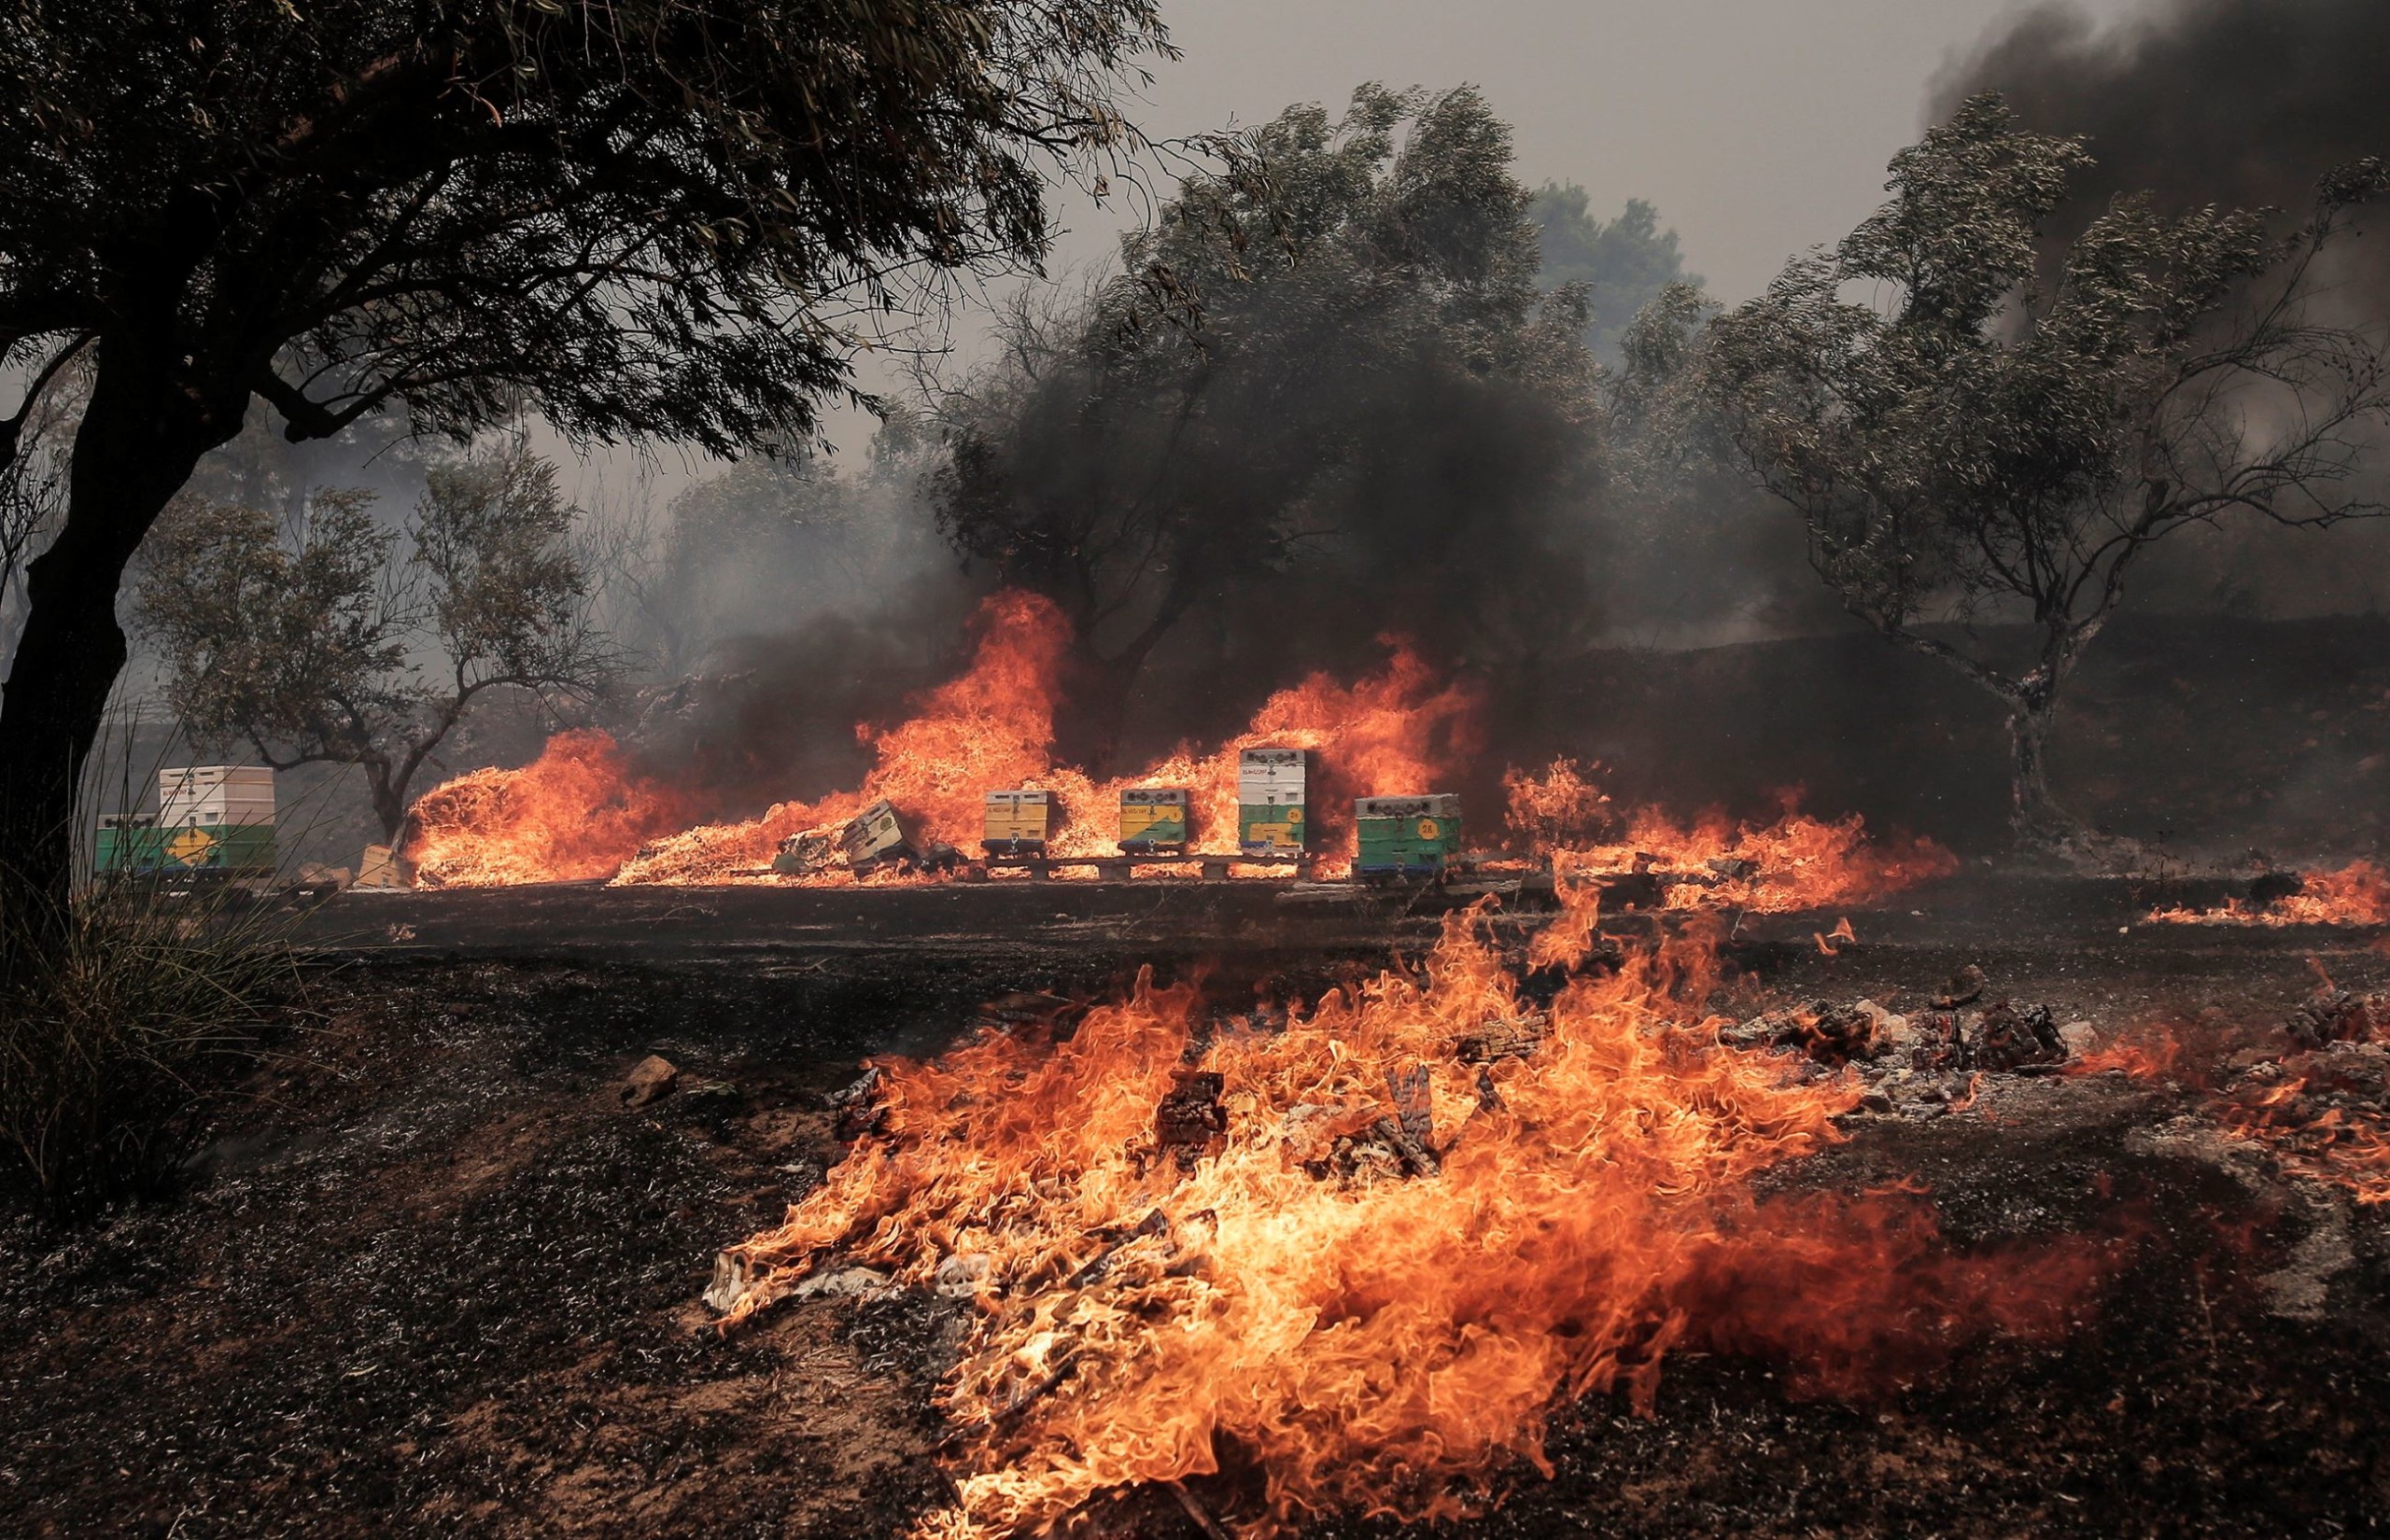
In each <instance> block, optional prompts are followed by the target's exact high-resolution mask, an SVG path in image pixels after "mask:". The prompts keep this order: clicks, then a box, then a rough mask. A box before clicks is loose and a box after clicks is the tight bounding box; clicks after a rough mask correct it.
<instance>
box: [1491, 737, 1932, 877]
mask: <svg viewBox="0 0 2390 1540" xmlns="http://www.w3.org/2000/svg"><path fill="white" fill-rule="evenodd" d="M1503 785H1504V787H1505V789H1506V790H1507V791H1508V792H1509V794H1510V806H1511V812H1510V818H1511V827H1512V828H1513V829H1514V830H1517V831H1520V832H1521V833H1522V834H1523V835H1524V836H1525V838H1527V839H1528V840H1529V841H1530V843H1531V844H1532V845H1533V846H1534V847H1535V848H1537V849H1538V850H1539V851H1544V852H1550V853H1554V854H1555V856H1556V857H1557V858H1558V863H1559V864H1560V865H1561V866H1563V867H1564V868H1566V869H1567V870H1568V871H1570V872H1573V873H1576V874H1578V875H1581V876H1592V875H1615V874H1620V873H1626V872H1640V873H1649V874H1651V875H1654V876H1657V877H1659V878H1661V879H1662V880H1663V881H1664V882H1665V883H1666V885H1667V886H1666V899H1665V903H1666V906H1667V907H1669V908H1671V909H1695V908H1717V907H1727V908H1736V909H1750V910H1756V911H1759V912H1761V913H1765V914H1784V913H1791V912H1793V911H1797V910H1805V909H1822V908H1828V907H1831V906H1833V905H1835V904H1848V903H1864V902H1866V901H1868V900H1871V899H1876V898H1880V897H1882V896H1883V895H1884V894H1886V893H1891V892H1897V891H1899V890H1900V889H1905V888H1912V887H1915V886H1917V885H1918V884H1919V883H1922V882H1929V881H1932V880H1933V879H1934V878H1937V877H1944V876H1947V875H1950V874H1951V873H1953V872H1955V871H1957V870H1958V869H1959V861H1958V858H1957V857H1956V856H1954V855H1952V854H1951V853H1950V852H1949V851H1947V850H1946V849H1944V848H1943V847H1941V846H1939V845H1936V844H1935V843H1934V842H1933V841H1932V840H1930V839H1924V838H1908V839H1892V840H1888V841H1883V842H1874V841H1871V840H1869V838H1868V837H1867V829H1866V824H1865V822H1864V820H1863V819H1860V818H1859V817H1858V816H1857V815H1855V814H1854V815H1852V816H1851V817H1849V818H1845V819H1831V820H1829V819H1817V818H1812V817H1810V816H1809V815H1807V814H1806V813H1802V812H1800V811H1798V810H1796V809H1795V808H1793V806H1791V805H1787V806H1786V807H1785V809H1784V812H1783V814H1782V816H1781V817H1779V818H1778V819H1776V820H1775V821H1774V822H1771V823H1764V824H1760V823H1749V822H1737V821H1736V820H1734V819H1729V818H1727V817H1726V816H1725V815H1724V814H1723V813H1716V812H1713V813H1709V814H1706V815H1704V816H1703V817H1702V818H1700V819H1696V820H1695V821H1694V822H1693V823H1690V824H1685V823H1680V822H1678V821H1677V820H1676V819H1672V818H1671V817H1669V816H1668V815H1667V814H1666V813H1665V812H1662V811H1660V810H1659V809H1656V808H1644V809H1641V810H1639V811H1638V812H1636V813H1635V814H1633V815H1632V816H1631V817H1630V818H1629V819H1627V820H1626V832H1625V837H1624V840H1610V841H1605V840H1604V839H1603V838H1602V835H1603V834H1604V833H1607V832H1608V830H1609V828H1610V825H1611V824H1612V823H1614V822H1615V821H1616V819H1615V817H1614V815H1613V814H1612V813H1611V811H1610V799H1609V798H1608V797H1605V796H1603V795H1602V794H1601V792H1600V790H1599V788H1598V787H1597V786H1596V784H1595V783H1594V781H1593V778H1592V772H1591V770H1590V768H1589V767H1587V766H1584V765H1581V764H1579V763H1576V762H1575V761H1572V760H1566V759H1564V760H1558V761H1555V762H1554V763H1553V765H1552V766H1551V768H1550V769H1548V770H1547V771H1545V772H1544V773H1543V774H1542V775H1541V776H1526V775H1522V774H1520V773H1519V772H1517V771H1515V770H1514V771H1512V772H1511V774H1510V776H1509V777H1506V778H1505V779H1504V782H1503Z"/></svg>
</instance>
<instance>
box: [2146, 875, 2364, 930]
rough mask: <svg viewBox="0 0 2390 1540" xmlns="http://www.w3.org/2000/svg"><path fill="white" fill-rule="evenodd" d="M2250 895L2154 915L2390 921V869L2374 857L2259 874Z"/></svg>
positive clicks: (2231, 920)
mask: <svg viewBox="0 0 2390 1540" xmlns="http://www.w3.org/2000/svg"><path fill="white" fill-rule="evenodd" d="M2253 886H2254V887H2256V889H2258V891H2257V892H2256V893H2253V895H2252V896H2251V897H2249V898H2247V899H2245V900H2244V899H2227V900H2225V902H2224V903H2223V904H2222V905H2220V906H2218V907H2216V908H2213V909H2188V908H2183V907H2180V906H2177V907H2174V908H2172V909H2159V910H2157V911H2155V912H2153V913H2152V914H2151V915H2150V917H2149V918H2150V919H2151V920H2152V921H2153V922H2157V923H2162V924H2168V925H2390V873H2385V872H2383V870H2382V868H2381V867H2379V866H2376V865H2375V864H2373V862H2371V861H2351V862H2350V863H2349V864H2348V865H2346V866H2343V867H2341V869H2340V870H2339V871H2336V872H2301V873H2298V874H2296V875H2277V876H2274V877H2271V878H2259V879H2258V882H2257V883H2256V884H2254V885H2253Z"/></svg>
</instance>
